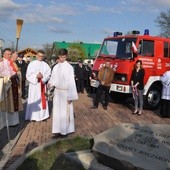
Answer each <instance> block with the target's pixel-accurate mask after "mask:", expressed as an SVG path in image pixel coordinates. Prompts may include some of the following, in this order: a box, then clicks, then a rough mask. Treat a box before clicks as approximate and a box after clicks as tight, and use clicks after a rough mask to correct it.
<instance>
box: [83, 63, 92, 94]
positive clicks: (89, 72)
mask: <svg viewBox="0 0 170 170" xmlns="http://www.w3.org/2000/svg"><path fill="white" fill-rule="evenodd" d="M84 67H85V71H86V74H85V82H86V91H87V93H92V87H91V85H90V81H91V79H92V66H91V63H90V61H88V62H87V65H85V66H84Z"/></svg>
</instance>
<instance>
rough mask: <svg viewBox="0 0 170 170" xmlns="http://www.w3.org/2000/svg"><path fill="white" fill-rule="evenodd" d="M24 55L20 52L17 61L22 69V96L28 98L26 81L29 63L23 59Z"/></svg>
mask: <svg viewBox="0 0 170 170" xmlns="http://www.w3.org/2000/svg"><path fill="white" fill-rule="evenodd" d="M23 57H24V56H23V55H22V54H20V55H19V56H18V59H17V61H16V64H17V66H18V68H19V69H20V71H21V78H22V87H21V89H22V98H23V99H26V89H25V82H26V71H27V66H28V64H27V63H26V62H25V60H23Z"/></svg>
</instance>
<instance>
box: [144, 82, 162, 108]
mask: <svg viewBox="0 0 170 170" xmlns="http://www.w3.org/2000/svg"><path fill="white" fill-rule="evenodd" d="M161 92H162V87H161V85H158V84H155V85H153V86H151V87H150V88H149V90H148V93H147V94H146V95H145V96H144V108H145V109H151V110H156V109H158V107H159V106H160V102H161Z"/></svg>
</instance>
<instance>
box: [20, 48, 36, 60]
mask: <svg viewBox="0 0 170 170" xmlns="http://www.w3.org/2000/svg"><path fill="white" fill-rule="evenodd" d="M36 54H37V52H36V51H35V50H34V49H32V48H26V49H24V50H21V51H18V55H22V56H23V58H24V60H26V61H31V60H33V59H35V57H36Z"/></svg>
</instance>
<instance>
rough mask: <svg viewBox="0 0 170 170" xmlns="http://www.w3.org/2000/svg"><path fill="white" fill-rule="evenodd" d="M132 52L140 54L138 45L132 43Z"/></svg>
mask: <svg viewBox="0 0 170 170" xmlns="http://www.w3.org/2000/svg"><path fill="white" fill-rule="evenodd" d="M132 51H133V52H134V53H138V49H137V47H136V45H135V43H134V42H132Z"/></svg>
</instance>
